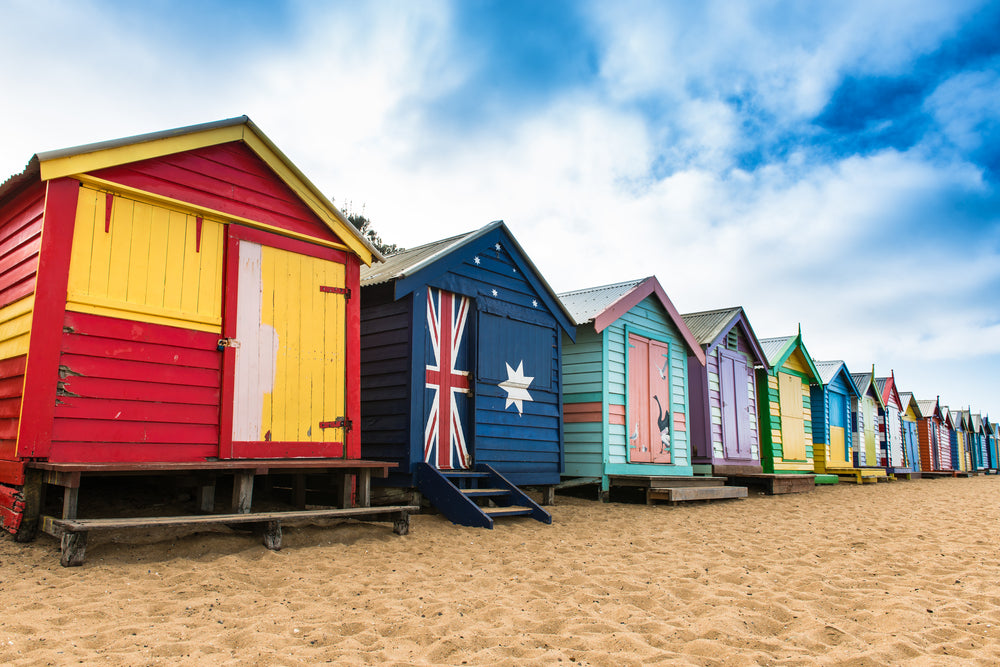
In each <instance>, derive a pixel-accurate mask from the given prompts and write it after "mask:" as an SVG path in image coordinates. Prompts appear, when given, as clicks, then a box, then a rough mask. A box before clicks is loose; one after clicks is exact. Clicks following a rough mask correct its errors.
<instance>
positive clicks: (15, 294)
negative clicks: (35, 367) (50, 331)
mask: <svg viewBox="0 0 1000 667" xmlns="http://www.w3.org/2000/svg"><path fill="white" fill-rule="evenodd" d="M44 208H45V186H44V184H42V183H36V184H32V185H30V186H28V187H27V188H25V189H23V190H21V191H20V192H19V193H17V194H15V195H13V196H12V197H11V198H9V199H7V200H6V201H4V202H3V203H2V204H0V458H5V459H13V458H14V457H15V456H16V450H17V431H18V425H19V423H20V414H21V399H22V396H23V394H24V370H25V364H26V361H27V356H26V355H27V354H28V343H29V334H30V331H31V318H32V313H33V310H34V304H35V299H34V291H35V276H36V273H37V271H38V255H39V251H40V249H41V234H42V217H43V212H44Z"/></svg>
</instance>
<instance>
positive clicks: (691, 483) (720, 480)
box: [608, 475, 747, 505]
mask: <svg viewBox="0 0 1000 667" xmlns="http://www.w3.org/2000/svg"><path fill="white" fill-rule="evenodd" d="M608 481H609V483H610V484H611V486H612V487H615V486H618V487H631V488H639V489H645V490H646V504H648V505H652V504H654V503H655V502H656V501H657V500H666V501H668V502H670V503H671V504H674V505H676V504H677V503H680V502H688V501H692V500H727V499H733V498H746V497H747V489H746V487H741V486H727V485H726V478H725V477H687V476H684V477H681V476H665V475H657V476H654V475H608Z"/></svg>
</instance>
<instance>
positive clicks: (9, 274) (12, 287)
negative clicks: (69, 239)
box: [0, 183, 45, 308]
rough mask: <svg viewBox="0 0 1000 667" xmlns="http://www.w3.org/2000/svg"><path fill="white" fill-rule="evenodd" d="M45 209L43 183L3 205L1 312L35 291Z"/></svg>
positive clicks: (0, 209)
mask: <svg viewBox="0 0 1000 667" xmlns="http://www.w3.org/2000/svg"><path fill="white" fill-rule="evenodd" d="M44 208H45V186H44V185H43V184H41V183H38V184H33V185H31V186H30V187H28V188H26V189H24V190H23V191H21V192H20V193H18V194H17V195H15V196H14V197H12V198H11V199H9V200H7V201H5V202H3V204H0V308H5V307H6V306H8V305H10V304H12V303H14V302H15V301H18V300H20V299H23V298H24V297H26V296H28V295H29V294H32V293H34V291H35V274H36V272H37V271H38V253H39V250H40V248H41V238H42V215H43V212H44Z"/></svg>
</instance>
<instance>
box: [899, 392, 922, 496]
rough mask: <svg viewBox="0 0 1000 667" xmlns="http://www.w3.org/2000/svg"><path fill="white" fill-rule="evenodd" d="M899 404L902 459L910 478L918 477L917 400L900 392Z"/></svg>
mask: <svg viewBox="0 0 1000 667" xmlns="http://www.w3.org/2000/svg"><path fill="white" fill-rule="evenodd" d="M899 400H900V403H901V404H902V405H903V411H902V420H903V457H904V458H905V460H906V467H907V468H909V469H910V470H911V471H912V472H911V473H910V477H911V478H916V477H919V476H920V438H919V437H918V434H917V422H919V421H920V419H921V415H920V407H919V406H918V405H917V399H916V398H914V397H913V394H912V393H910V392H906V391H904V392H900V394H899Z"/></svg>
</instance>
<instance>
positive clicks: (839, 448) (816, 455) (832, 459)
mask: <svg viewBox="0 0 1000 667" xmlns="http://www.w3.org/2000/svg"><path fill="white" fill-rule="evenodd" d="M815 364H816V370H817V371H819V376H820V382H817V383H816V384H813V385H812V386H811V387H810V388H809V393H810V406H811V412H812V415H811V416H812V437H813V463H814V466H815V469H816V472H817V474H824V475H837V476H838V478H842V479H844V480H847V481H854V482H857V483H858V484H861V483H862V482H865V481H876V479H875V477H874V475H870V474H869V475H867V476H865V477H862V474H861V471H860V470H858V469H857V468H856V467H855V466H854V460H853V457H852V456H851V429H850V424H851V399H852V398H857V395H858V390H857V388H856V387H855V386H854V382H853V381H852V380H851V374H850V372H849V371H848V370H847V366H846V364H844V362H843V361H816V362H815Z"/></svg>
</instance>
